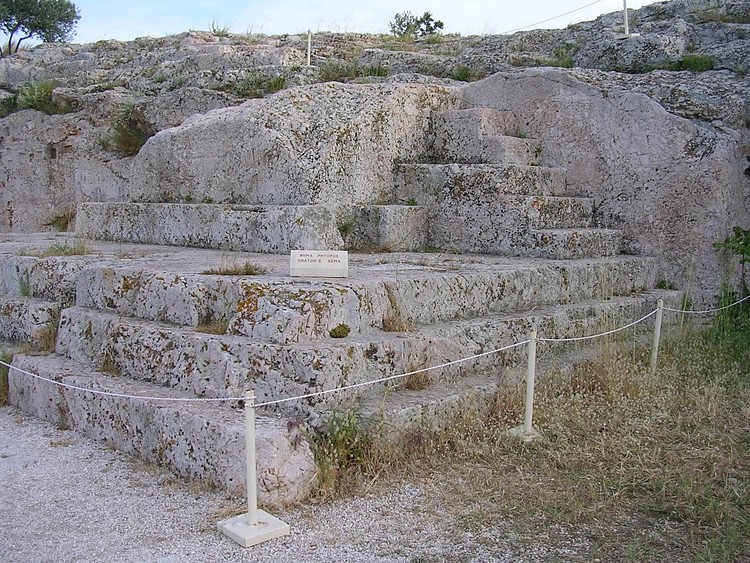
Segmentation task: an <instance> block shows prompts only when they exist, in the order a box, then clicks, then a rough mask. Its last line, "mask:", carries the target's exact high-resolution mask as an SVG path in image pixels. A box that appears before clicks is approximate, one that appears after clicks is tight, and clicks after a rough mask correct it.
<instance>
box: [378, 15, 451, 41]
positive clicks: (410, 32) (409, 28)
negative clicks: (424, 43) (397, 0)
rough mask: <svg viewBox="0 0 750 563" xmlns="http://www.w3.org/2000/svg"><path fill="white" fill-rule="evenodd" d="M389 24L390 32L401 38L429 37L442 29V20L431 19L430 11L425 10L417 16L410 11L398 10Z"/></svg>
mask: <svg viewBox="0 0 750 563" xmlns="http://www.w3.org/2000/svg"><path fill="white" fill-rule="evenodd" d="M389 25H390V28H391V33H392V34H393V35H395V36H396V37H400V38H402V39H408V38H411V39H416V38H417V37H429V36H430V35H437V34H438V33H440V30H441V29H443V22H441V21H440V20H434V19H432V14H431V13H430V12H425V13H424V14H422V16H421V17H419V18H418V17H416V16H415V15H413V14H412V13H411V12H400V13H398V14H396V15H395V16H394V18H393V21H392V22H391V23H390V24H389Z"/></svg>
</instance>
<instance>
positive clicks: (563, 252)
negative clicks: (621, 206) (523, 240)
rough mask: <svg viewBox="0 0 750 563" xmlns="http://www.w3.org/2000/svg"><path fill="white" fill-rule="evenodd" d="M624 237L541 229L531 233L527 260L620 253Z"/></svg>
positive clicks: (602, 232)
mask: <svg viewBox="0 0 750 563" xmlns="http://www.w3.org/2000/svg"><path fill="white" fill-rule="evenodd" d="M621 247H622V233H621V232H620V231H617V230H612V229H540V230H532V231H531V242H530V244H529V248H528V249H527V250H526V251H525V252H524V255H525V256H539V257H540V258H552V259H556V260H571V259H576V258H596V257H601V256H614V255H616V254H619V253H620V248H621Z"/></svg>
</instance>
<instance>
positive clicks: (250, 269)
mask: <svg viewBox="0 0 750 563" xmlns="http://www.w3.org/2000/svg"><path fill="white" fill-rule="evenodd" d="M202 273H203V274H206V275H209V276H258V275H260V274H265V273H266V269H265V268H262V267H261V266H256V265H255V264H253V263H252V262H245V263H244V264H232V265H230V266H222V267H221V268H217V269H211V270H205V271H203V272H202Z"/></svg>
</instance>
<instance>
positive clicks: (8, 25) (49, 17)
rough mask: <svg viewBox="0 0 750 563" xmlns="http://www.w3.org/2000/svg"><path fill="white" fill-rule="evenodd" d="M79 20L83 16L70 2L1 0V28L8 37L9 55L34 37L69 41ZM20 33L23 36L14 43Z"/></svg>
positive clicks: (54, 0) (44, 39)
mask: <svg viewBox="0 0 750 563" xmlns="http://www.w3.org/2000/svg"><path fill="white" fill-rule="evenodd" d="M79 19H81V14H80V12H79V11H78V8H77V7H76V5H75V4H73V2H71V1H70V0H0V29H2V30H3V31H5V33H6V34H7V35H8V54H9V55H10V54H12V53H17V52H18V49H19V47H20V46H21V42H22V41H25V40H26V39H31V38H32V37H36V38H38V39H41V40H42V41H43V42H45V43H52V42H55V41H68V40H69V39H71V38H72V37H73V35H75V26H76V24H77V23H78V20H79ZM16 34H20V35H21V36H20V37H19V38H18V40H17V41H16V42H15V43H14V42H13V38H14V37H15V36H16ZM0 56H1V55H0Z"/></svg>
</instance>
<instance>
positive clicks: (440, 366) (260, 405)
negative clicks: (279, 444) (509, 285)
mask: <svg viewBox="0 0 750 563" xmlns="http://www.w3.org/2000/svg"><path fill="white" fill-rule="evenodd" d="M529 342H530V340H524V341H523V342H516V343H515V344H510V345H508V346H503V347H502V348H498V349H497V350H491V351H489V352H482V353H481V354H476V355H474V356H469V357H468V358H462V359H460V360H453V361H452V362H446V363H444V364H440V365H438V366H432V367H428V368H422V369H417V370H414V371H410V372H408V373H401V374H398V375H389V376H388V377H381V378H380V379H375V380H374V381H364V382H362V383H354V384H352V385H345V386H344V387H336V388H335V389H327V390H325V391H317V392H315V393H308V394H307V395H300V396H299V397H287V398H286V399H277V400H275V401H266V402H265V403H258V404H256V405H255V406H256V408H257V407H269V406H271V405H278V404H280V403H287V402H289V401H297V400H300V399H309V398H311V397H318V396H321V395H329V394H331V393H337V392H339V391H347V390H349V389H356V388H357V387H365V386H367V385H374V384H375V383H384V382H386V381H391V380H393V379H400V378H402V377H408V376H410V375H414V374H416V373H424V372H426V371H432V370H435V369H442V368H446V367H449V366H453V365H456V364H459V363H461V362H466V361H468V360H476V359H477V358H482V357H484V356H490V355H492V354H497V353H498V352H502V351H504V350H510V349H511V348H516V347H518V346H523V345H524V344H528V343H529Z"/></svg>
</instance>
